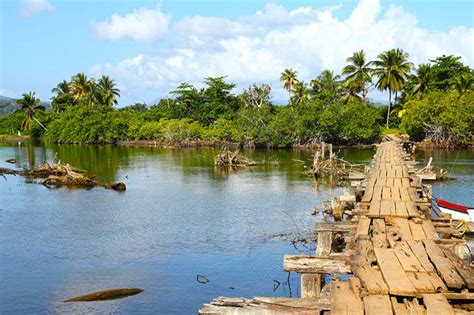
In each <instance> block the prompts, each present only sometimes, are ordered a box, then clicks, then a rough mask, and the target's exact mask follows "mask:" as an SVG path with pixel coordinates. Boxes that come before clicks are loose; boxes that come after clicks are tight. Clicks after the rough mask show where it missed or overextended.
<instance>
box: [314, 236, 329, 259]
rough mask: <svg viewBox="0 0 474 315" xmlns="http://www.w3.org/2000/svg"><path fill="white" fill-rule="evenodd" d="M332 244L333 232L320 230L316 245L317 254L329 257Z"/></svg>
mask: <svg viewBox="0 0 474 315" xmlns="http://www.w3.org/2000/svg"><path fill="white" fill-rule="evenodd" d="M331 245H332V232H331V231H322V232H318V244H317V247H316V256H319V257H329V254H330V253H331Z"/></svg>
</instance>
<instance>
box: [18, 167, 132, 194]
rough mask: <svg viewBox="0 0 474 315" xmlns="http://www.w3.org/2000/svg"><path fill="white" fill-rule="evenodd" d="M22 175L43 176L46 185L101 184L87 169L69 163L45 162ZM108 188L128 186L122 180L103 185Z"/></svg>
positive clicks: (81, 186)
mask: <svg viewBox="0 0 474 315" xmlns="http://www.w3.org/2000/svg"><path fill="white" fill-rule="evenodd" d="M19 174H20V175H23V176H26V177H28V178H32V179H36V178H42V179H43V181H42V182H41V184H43V185H45V186H46V187H61V186H66V187H76V188H93V187H96V186H99V185H101V184H100V183H99V182H98V181H97V180H96V179H95V177H94V176H88V175H87V174H86V171H84V170H80V169H77V168H74V167H72V166H70V165H69V164H61V163H60V162H58V163H47V162H45V163H44V164H43V165H41V166H40V167H38V168H33V169H30V170H26V171H23V172H19ZM102 186H103V187H104V188H106V189H113V190H117V191H125V190H126V186H125V184H124V183H122V182H118V183H115V184H105V185H102Z"/></svg>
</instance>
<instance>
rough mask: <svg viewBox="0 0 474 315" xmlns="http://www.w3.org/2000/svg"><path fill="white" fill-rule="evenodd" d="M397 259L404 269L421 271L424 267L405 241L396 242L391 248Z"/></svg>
mask: <svg viewBox="0 0 474 315" xmlns="http://www.w3.org/2000/svg"><path fill="white" fill-rule="evenodd" d="M393 251H394V253H395V255H396V256H397V258H398V261H399V262H400V264H401V265H402V267H403V270H405V271H412V272H423V271H425V269H424V268H423V267H422V266H421V264H420V262H419V261H418V259H417V258H416V256H415V254H414V253H413V251H412V250H411V249H410V246H409V245H408V243H406V242H397V243H396V245H395V248H394V249H393Z"/></svg>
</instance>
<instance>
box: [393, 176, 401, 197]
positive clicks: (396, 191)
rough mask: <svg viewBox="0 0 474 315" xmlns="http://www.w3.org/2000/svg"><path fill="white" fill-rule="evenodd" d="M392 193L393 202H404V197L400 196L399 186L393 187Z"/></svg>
mask: <svg viewBox="0 0 474 315" xmlns="http://www.w3.org/2000/svg"><path fill="white" fill-rule="evenodd" d="M395 179H396V178H395ZM395 179H394V180H395ZM390 192H391V193H392V200H393V201H401V200H402V197H401V195H400V187H398V186H397V187H392V189H391V190H390Z"/></svg>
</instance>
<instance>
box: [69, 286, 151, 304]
mask: <svg viewBox="0 0 474 315" xmlns="http://www.w3.org/2000/svg"><path fill="white" fill-rule="evenodd" d="M142 292H143V290H142V289H137V288H131V289H129V288H125V289H110V290H104V291H97V292H92V293H89V294H86V295H81V296H76V297H73V298H70V299H67V300H65V301H64V302H92V301H105V300H113V299H122V298H124V297H127V296H130V295H136V294H139V293H142Z"/></svg>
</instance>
